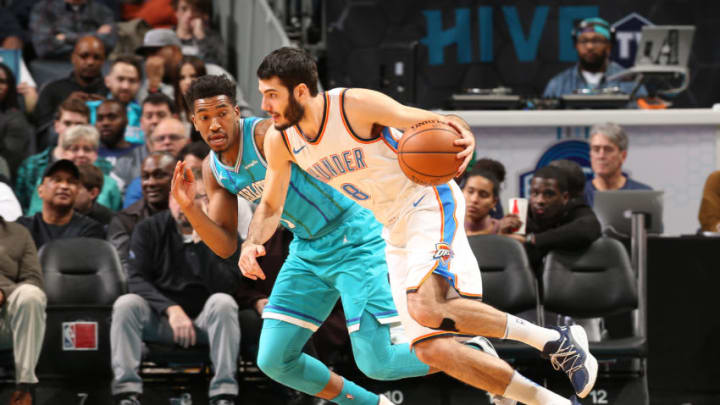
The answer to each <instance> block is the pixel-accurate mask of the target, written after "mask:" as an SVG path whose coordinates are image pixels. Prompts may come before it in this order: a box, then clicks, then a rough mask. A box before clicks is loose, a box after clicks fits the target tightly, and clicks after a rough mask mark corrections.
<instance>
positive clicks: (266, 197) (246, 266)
mask: <svg viewBox="0 0 720 405" xmlns="http://www.w3.org/2000/svg"><path fill="white" fill-rule="evenodd" d="M264 150H265V159H266V160H267V164H268V167H267V172H266V174H265V188H264V189H263V195H262V199H261V200H260V204H258V207H257V209H256V210H255V214H254V215H253V217H252V220H251V221H250V228H249V230H248V236H247V239H246V240H245V242H243V244H242V250H241V252H240V260H239V262H238V266H239V267H240V270H241V271H242V273H243V275H244V276H245V277H248V278H251V279H253V280H256V279H257V278H261V279H263V280H264V279H265V274H264V273H263V272H262V270H261V269H260V266H259V265H258V263H257V259H256V258H257V257H259V256H264V255H265V248H264V247H263V243H265V242H267V240H268V239H270V237H272V235H273V234H274V233H275V231H276V230H277V227H278V225H279V224H280V216H281V215H282V212H283V206H284V205H285V197H286V195H287V189H288V184H290V174H291V170H292V167H291V162H292V160H291V159H292V158H291V156H290V153H289V152H288V150H287V147H286V146H285V143H284V142H283V139H282V134H281V133H280V132H278V131H277V130H275V129H274V128H271V129H269V130H268V132H267V134H266V135H265V141H264Z"/></svg>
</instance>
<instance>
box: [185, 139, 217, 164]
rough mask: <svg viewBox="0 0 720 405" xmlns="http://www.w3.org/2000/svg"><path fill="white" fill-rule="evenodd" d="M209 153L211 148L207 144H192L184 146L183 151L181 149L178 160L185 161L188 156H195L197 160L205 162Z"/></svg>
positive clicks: (196, 142) (200, 142)
mask: <svg viewBox="0 0 720 405" xmlns="http://www.w3.org/2000/svg"><path fill="white" fill-rule="evenodd" d="M208 153H210V147H209V146H208V145H207V144H206V143H205V142H203V141H195V142H190V143H188V144H187V145H185V146H183V148H182V149H180V152H179V153H178V160H179V161H183V160H185V156H187V155H193V156H195V157H196V158H198V159H200V160H203V159H205V156H207V155H208Z"/></svg>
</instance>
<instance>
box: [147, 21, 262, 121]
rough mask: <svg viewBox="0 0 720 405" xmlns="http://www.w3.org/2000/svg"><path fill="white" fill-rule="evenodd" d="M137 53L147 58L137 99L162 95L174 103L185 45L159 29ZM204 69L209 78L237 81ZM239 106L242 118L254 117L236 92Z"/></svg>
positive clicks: (218, 69) (216, 69) (217, 69)
mask: <svg viewBox="0 0 720 405" xmlns="http://www.w3.org/2000/svg"><path fill="white" fill-rule="evenodd" d="M136 52H137V53H138V54H139V55H142V56H144V57H145V58H146V60H145V77H146V79H145V81H144V82H143V85H142V86H141V87H140V91H139V92H138V99H140V100H144V99H145V97H147V95H148V94H151V93H157V92H162V93H165V94H166V95H167V96H168V97H170V98H171V99H174V98H175V90H174V89H173V86H172V84H173V83H174V82H175V75H176V74H177V71H178V65H179V64H180V61H181V60H182V57H183V54H182V44H181V42H180V39H178V37H177V35H176V34H175V31H173V30H170V29H167V28H156V29H152V30H150V31H148V32H147V33H146V34H145V39H144V40H143V45H142V46H140V47H139V48H138V49H137V50H136ZM205 69H206V71H207V74H209V75H225V76H227V77H229V78H230V79H231V80H232V81H233V82H235V78H234V77H233V75H231V74H230V73H228V71H226V70H225V69H223V68H222V67H220V66H218V65H215V64H212V63H206V64H205ZM237 98H238V106H239V107H240V110H241V112H242V115H243V116H250V115H252V114H253V112H252V110H250V108H249V106H248V103H247V101H245V98H244V97H243V94H242V90H241V89H240V88H239V87H238V88H237Z"/></svg>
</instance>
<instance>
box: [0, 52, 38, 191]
mask: <svg viewBox="0 0 720 405" xmlns="http://www.w3.org/2000/svg"><path fill="white" fill-rule="evenodd" d="M33 132H34V131H33V127H32V126H31V125H30V123H29V122H28V120H27V118H25V113H24V112H23V110H22V109H21V108H20V100H19V98H18V89H17V82H16V81H15V75H13V72H12V70H10V68H9V67H8V66H7V65H5V64H3V63H0V157H2V158H4V159H5V161H6V162H7V164H8V166H9V168H10V176H11V177H12V180H13V181H14V179H15V176H16V175H17V169H18V167H19V166H20V163H22V161H23V159H25V158H26V157H27V156H28V155H29V152H30V149H31V147H32V145H34V144H33V143H31V141H32V136H33Z"/></svg>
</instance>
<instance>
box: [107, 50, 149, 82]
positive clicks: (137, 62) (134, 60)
mask: <svg viewBox="0 0 720 405" xmlns="http://www.w3.org/2000/svg"><path fill="white" fill-rule="evenodd" d="M118 63H125V64H128V65H130V66H132V67H134V68H135V71H136V72H137V74H138V80H140V81H142V80H143V66H142V59H140V58H139V57H137V56H135V55H130V54H122V55H118V56H117V57H115V59H113V61H112V63H111V64H110V71H111V72H112V69H113V68H114V67H115V65H117V64H118Z"/></svg>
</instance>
